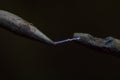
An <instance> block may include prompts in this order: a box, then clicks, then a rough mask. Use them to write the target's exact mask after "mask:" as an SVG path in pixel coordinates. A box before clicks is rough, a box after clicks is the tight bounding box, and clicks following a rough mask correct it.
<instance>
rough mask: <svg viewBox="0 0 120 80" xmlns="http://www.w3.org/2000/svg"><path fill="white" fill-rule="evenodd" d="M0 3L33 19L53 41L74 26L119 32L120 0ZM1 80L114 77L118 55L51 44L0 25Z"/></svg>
mask: <svg viewBox="0 0 120 80" xmlns="http://www.w3.org/2000/svg"><path fill="white" fill-rule="evenodd" d="M0 9H3V10H8V11H10V12H12V13H15V14H17V15H19V16H21V17H23V18H24V19H26V20H27V21H29V22H31V23H33V24H34V25H35V26H36V27H37V28H39V29H40V30H41V31H42V32H44V33H45V34H46V35H48V36H49V37H50V38H52V39H53V40H54V41H57V40H61V39H65V38H69V37H72V36H73V33H74V32H83V33H90V34H93V35H94V36H98V37H105V36H114V37H116V38H120V34H119V32H120V2H119V0H71V1H70V0H68V1H65V0H1V1H0ZM0 73H1V75H0V80H90V79H92V80H116V79H118V80H119V79H120V57H115V56H111V55H107V54H104V53H103V52H99V51H96V50H93V49H89V48H86V47H84V46H82V45H80V44H78V43H74V42H72V43H66V44H62V45H59V46H56V47H54V46H50V45H46V44H43V43H39V42H36V41H33V40H29V39H26V38H23V37H20V36H16V35H14V34H12V33H11V32H8V31H6V30H4V29H2V28H1V29H0Z"/></svg>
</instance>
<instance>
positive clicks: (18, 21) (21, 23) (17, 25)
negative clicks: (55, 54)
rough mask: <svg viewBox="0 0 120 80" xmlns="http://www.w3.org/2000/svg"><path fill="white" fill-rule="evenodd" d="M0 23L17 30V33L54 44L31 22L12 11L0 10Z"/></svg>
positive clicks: (14, 30)
mask: <svg viewBox="0 0 120 80" xmlns="http://www.w3.org/2000/svg"><path fill="white" fill-rule="evenodd" d="M0 25H2V26H3V28H6V29H8V30H9V31H11V32H15V33H17V34H21V35H23V36H26V37H29V38H33V39H36V40H39V41H42V42H45V43H48V44H54V42H53V41H52V40H51V39H50V38H48V37H47V36H46V35H45V34H43V33H42V32H41V31H40V30H38V29H37V28H36V27H35V26H33V25H32V24H31V23H29V22H27V21H25V20H24V19H22V18H21V17H19V16H17V15H15V14H12V13H10V12H7V11H4V10H0Z"/></svg>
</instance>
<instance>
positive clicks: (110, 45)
mask: <svg viewBox="0 0 120 80" xmlns="http://www.w3.org/2000/svg"><path fill="white" fill-rule="evenodd" d="M73 37H74V38H78V37H79V38H80V39H79V40H77V41H78V42H80V43H82V44H85V45H89V46H93V47H96V48H101V49H102V50H104V49H105V50H109V51H112V52H120V40H119V39H116V38H114V37H111V36H109V37H106V38H104V39H103V38H97V37H93V36H92V35H90V34H86V33H74V35H73Z"/></svg>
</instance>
